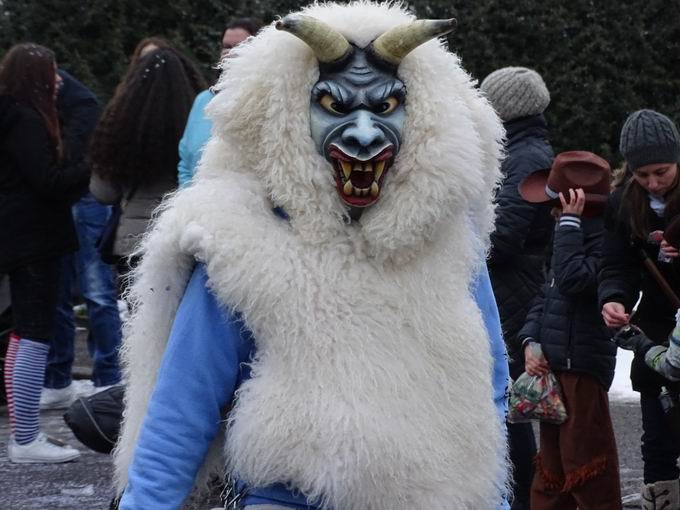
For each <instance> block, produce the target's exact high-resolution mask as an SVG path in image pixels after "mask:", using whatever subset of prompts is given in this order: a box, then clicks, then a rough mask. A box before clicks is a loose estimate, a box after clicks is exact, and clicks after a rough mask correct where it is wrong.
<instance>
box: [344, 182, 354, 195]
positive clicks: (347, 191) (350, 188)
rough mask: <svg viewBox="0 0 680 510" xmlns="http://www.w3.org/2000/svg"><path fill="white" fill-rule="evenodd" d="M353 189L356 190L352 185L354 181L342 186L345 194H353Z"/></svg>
mask: <svg viewBox="0 0 680 510" xmlns="http://www.w3.org/2000/svg"><path fill="white" fill-rule="evenodd" d="M352 191H354V186H352V181H347V182H346V183H345V185H344V186H343V187H342V192H343V193H344V194H345V195H351V194H352Z"/></svg>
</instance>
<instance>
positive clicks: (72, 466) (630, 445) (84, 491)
mask: <svg viewBox="0 0 680 510" xmlns="http://www.w3.org/2000/svg"><path fill="white" fill-rule="evenodd" d="M612 413H613V417H614V426H615V429H616V432H617V439H618V442H619V457H620V463H621V479H622V486H623V494H624V496H629V497H628V500H630V503H631V506H628V505H626V508H634V506H632V504H633V503H634V502H635V501H636V500H637V498H636V497H635V494H636V493H637V491H638V489H639V486H640V484H641V483H642V462H641V460H640V454H639V447H638V443H639V437H640V411H639V409H638V406H637V405H636V404H634V403H631V404H626V403H621V402H615V403H613V404H612ZM42 418H43V425H44V426H45V427H46V429H47V430H48V432H49V433H50V434H51V435H53V436H55V437H58V438H60V439H62V440H64V441H67V442H69V443H71V444H74V445H75V444H77V441H76V439H75V438H74V437H73V435H72V434H71V432H70V430H68V428H67V427H66V425H64V422H63V420H62V419H61V413H60V412H58V411H49V412H46V413H44V414H43V415H42ZM8 434H9V432H8V424H7V413H6V410H5V409H2V410H0V509H2V510H43V509H49V510H52V509H54V510H57V509H70V510H74V509H88V510H98V509H102V510H104V509H106V508H108V503H109V501H110V499H111V486H110V476H111V462H110V459H109V457H108V456H107V455H101V454H99V453H94V452H91V451H86V450H85V448H84V447H83V448H81V449H82V451H83V455H82V456H81V457H80V458H79V459H78V460H77V461H76V462H72V463H69V464H61V465H15V464H10V463H9V462H8V461H7V455H6V450H7V448H6V447H7V437H8ZM624 499H626V498H624ZM637 508H639V505H638V506H637Z"/></svg>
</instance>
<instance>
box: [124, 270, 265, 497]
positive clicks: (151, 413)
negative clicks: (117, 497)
mask: <svg viewBox="0 0 680 510" xmlns="http://www.w3.org/2000/svg"><path fill="white" fill-rule="evenodd" d="M207 281H208V278H207V275H206V272H205V267H204V266H203V265H198V266H196V269H195V270H194V274H193V276H192V277H191V280H190V282H189V284H188V286H187V289H186V291H185V294H184V297H183V298H182V301H181V303H180V306H179V309H178V311H177V315H176V317H175V322H174V324H173V327H172V331H171V333H170V338H169V339H168V345H167V348H166V351H165V354H164V356H163V361H162V363H161V367H160V370H159V373H158V378H157V381H156V387H155V389H154V392H153V395H152V397H151V401H150V403H149V409H148V411H147V416H146V418H145V420H144V423H143V425H142V430H141V432H140V436H139V440H138V442H137V446H136V449H135V453H134V459H133V462H132V465H131V466H130V469H129V473H128V486H127V488H126V489H125V493H124V495H123V498H122V500H121V504H120V509H121V510H133V509H134V510H141V509H148V508H153V509H157V510H161V509H177V508H180V507H181V505H182V502H183V501H184V499H185V498H186V497H187V496H188V494H189V492H190V491H191V489H192V487H193V484H194V479H195V477H196V474H197V472H198V469H199V468H200V466H201V464H202V463H203V459H204V457H205V455H206V453H207V450H208V447H209V446H210V444H211V442H212V440H213V439H214V438H215V436H216V434H217V432H218V431H219V428H220V420H221V419H222V417H221V410H222V409H224V408H225V407H226V406H227V405H228V404H229V403H230V402H231V400H232V398H233V395H234V391H235V390H236V385H237V384H238V381H239V373H240V364H241V363H242V362H244V361H247V360H248V359H249V357H250V353H251V348H252V340H251V338H250V334H249V333H248V332H247V331H243V330H242V329H243V328H242V326H243V324H242V321H241V320H240V318H239V317H238V316H236V315H230V316H228V315H227V314H226V313H224V311H223V309H222V308H220V305H219V304H218V302H217V300H216V299H215V297H214V295H213V294H212V293H211V292H210V291H209V290H208V288H207V287H206V284H207Z"/></svg>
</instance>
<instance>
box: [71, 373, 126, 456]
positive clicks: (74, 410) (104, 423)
mask: <svg viewBox="0 0 680 510" xmlns="http://www.w3.org/2000/svg"><path fill="white" fill-rule="evenodd" d="M124 395H125V390H124V387H123V386H122V385H120V386H113V387H111V388H109V389H107V390H104V391H100V392H99V393H95V394H94V395H91V396H89V397H87V398H82V397H81V398H79V399H78V400H76V401H75V402H73V404H71V407H69V408H68V410H67V411H66V413H64V421H65V422H66V424H67V425H68V426H69V428H70V429H71V430H72V431H73V434H74V435H75V436H76V438H77V439H78V441H80V442H81V443H83V444H84V445H85V446H87V447H88V448H90V449H92V450H94V451H95V452H99V453H111V450H113V447H114V446H115V445H116V441H118V433H119V432H120V422H121V421H122V419H123V397H124Z"/></svg>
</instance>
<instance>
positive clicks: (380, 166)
mask: <svg viewBox="0 0 680 510" xmlns="http://www.w3.org/2000/svg"><path fill="white" fill-rule="evenodd" d="M384 170H385V160H384V159H383V160H382V161H377V162H376V164H375V181H376V182H378V180H379V179H380V176H381V175H382V173H383V171H384Z"/></svg>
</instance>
